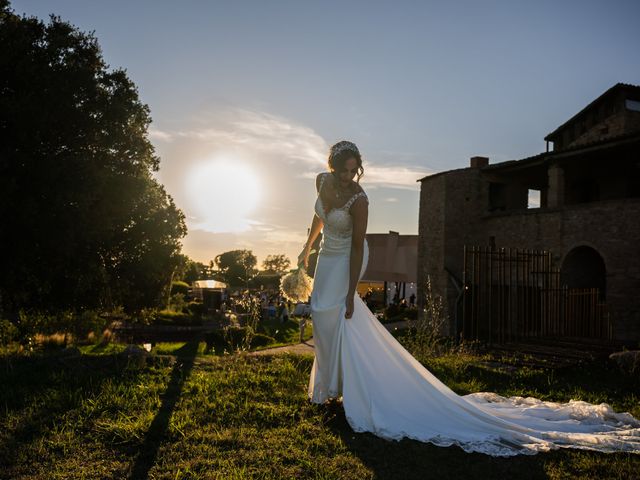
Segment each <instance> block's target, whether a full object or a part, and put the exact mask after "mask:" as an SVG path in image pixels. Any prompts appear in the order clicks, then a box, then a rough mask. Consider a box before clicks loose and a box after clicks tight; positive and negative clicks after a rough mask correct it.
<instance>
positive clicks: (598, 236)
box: [418, 83, 640, 346]
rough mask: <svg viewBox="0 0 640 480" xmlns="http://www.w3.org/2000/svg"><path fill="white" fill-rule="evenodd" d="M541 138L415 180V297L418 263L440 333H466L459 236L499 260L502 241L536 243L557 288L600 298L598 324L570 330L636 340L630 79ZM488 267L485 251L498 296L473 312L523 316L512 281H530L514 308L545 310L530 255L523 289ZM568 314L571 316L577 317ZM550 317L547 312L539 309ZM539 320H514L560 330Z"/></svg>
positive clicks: (636, 183) (637, 184)
mask: <svg viewBox="0 0 640 480" xmlns="http://www.w3.org/2000/svg"><path fill="white" fill-rule="evenodd" d="M545 140H546V141H547V151H546V152H544V153H541V154H539V155H535V156H533V157H530V158H525V159H522V160H512V161H507V162H501V163H496V164H489V159H488V158H486V157H473V158H471V162H470V166H469V167H467V168H461V169H457V170H450V171H446V172H440V173H437V174H434V175H429V176H426V177H424V178H422V179H420V180H419V181H420V182H421V191H420V214H419V229H418V230H419V231H418V235H419V241H418V290H419V297H418V301H419V303H420V304H422V302H423V298H422V297H423V289H424V285H425V279H426V278H427V275H428V276H429V277H430V278H431V282H432V287H433V289H434V291H435V292H436V293H438V294H440V295H442V297H443V300H444V306H445V310H446V314H447V324H446V327H445V329H446V332H445V333H446V334H449V335H456V334H458V335H460V334H462V335H465V334H466V335H465V336H466V337H469V336H473V335H470V333H471V331H470V330H471V327H469V326H468V324H466V323H465V322H467V319H468V318H469V311H470V310H472V309H473V308H475V307H474V306H472V303H473V302H476V301H477V298H476V297H474V298H469V297H472V295H471V294H470V293H469V292H470V290H472V289H476V290H478V291H479V290H480V288H479V281H480V280H474V279H473V278H472V274H471V273H470V271H471V265H472V266H473V268H476V263H470V260H469V258H470V257H468V258H467V263H466V264H465V246H466V247H467V252H468V251H469V248H470V247H480V248H481V249H482V248H484V250H483V251H484V252H489V253H488V257H491V258H497V257H494V256H493V255H494V253H495V252H502V253H503V264H502V266H501V267H500V268H503V267H504V261H505V260H504V258H509V259H512V258H516V257H515V256H513V255H512V254H511V253H509V254H508V255H507V254H504V252H505V251H507V250H506V249H521V250H520V252H522V251H524V250H525V249H528V250H529V251H534V252H548V257H545V258H548V260H549V261H548V263H545V262H546V260H545V262H543V263H541V264H540V265H543V264H544V269H545V272H546V271H549V272H551V270H553V269H555V271H557V272H558V274H559V277H558V278H559V279H560V280H559V282H560V285H559V286H558V289H562V288H564V289H565V290H566V289H568V291H569V294H571V291H575V292H577V291H578V289H586V288H591V289H597V297H594V298H595V300H594V301H593V303H594V305H595V304H596V303H597V304H598V306H599V307H600V306H603V307H604V308H605V310H606V316H607V319H608V320H607V322H608V325H609V327H610V332H609V334H608V336H607V335H601V334H589V333H588V332H587V331H586V330H579V329H578V330H575V331H577V332H579V333H578V334H576V333H575V332H574V333H573V336H583V337H594V338H596V339H601V340H606V339H608V340H613V341H617V342H624V343H629V344H632V345H635V346H637V345H638V341H640V255H639V252H638V248H639V247H640V245H639V243H640V242H639V241H640V86H634V85H626V84H621V83H619V84H616V85H614V86H613V87H612V88H610V89H609V90H607V91H606V92H605V93H603V94H602V95H601V96H600V97H598V98H597V99H595V100H594V101H593V102H591V103H590V104H589V105H587V106H586V107H585V108H584V109H582V110H581V111H580V112H579V113H577V114H576V115H574V116H573V117H572V118H571V119H569V120H568V121H567V122H565V123H564V124H563V125H561V126H560V127H558V128H557V129H556V130H554V131H553V132H552V133H550V134H549V135H547V136H546V137H545ZM509 251H510V252H511V251H513V250H509ZM467 255H468V253H467ZM517 255H518V257H517V258H518V259H519V260H518V261H516V262H514V263H513V264H514V265H516V266H515V267H514V268H519V267H518V265H520V264H523V263H524V262H529V260H521V259H522V258H525V257H524V256H522V255H521V253H518V254H517ZM527 255H528V254H527ZM488 257H487V258H488ZM526 258H529V257H526ZM475 261H476V260H474V262H475ZM489 262H491V260H489ZM508 262H511V260H508ZM509 265H511V263H509ZM492 268H493V267H491V263H489V275H491V281H492V282H494V283H493V284H492V285H491V286H490V287H489V288H488V289H486V290H485V291H486V292H488V293H487V295H489V296H491V295H492V294H494V296H495V297H498V296H499V298H500V300H499V301H496V300H495V298H494V299H489V302H490V306H489V307H488V308H489V310H486V311H484V313H483V314H482V315H484V317H489V318H485V319H484V320H482V321H484V322H485V323H486V322H489V323H488V325H489V328H490V329H493V330H492V331H494V330H495V329H496V328H503V329H504V328H507V327H504V325H503V327H499V326H498V327H496V325H497V322H498V321H497V320H496V318H497V312H500V314H501V315H502V311H503V310H505V311H507V310H508V311H507V313H506V314H505V315H507V314H508V319H507V320H504V322H505V324H506V323H508V324H509V326H510V327H509V328H511V326H513V331H516V330H518V329H519V330H518V331H520V332H521V333H522V332H524V331H525V330H526V328H528V327H526V328H525V327H522V325H519V324H518V322H520V321H521V317H522V315H523V311H522V310H517V311H512V310H513V308H512V307H513V302H514V299H513V297H514V296H517V293H518V292H521V293H522V294H527V295H529V293H530V292H533V293H534V294H535V295H534V296H533V297H531V298H533V299H534V300H533V301H531V300H529V301H530V303H529V304H527V305H528V307H526V308H529V309H534V311H535V312H536V313H535V315H539V316H540V317H541V318H543V317H544V318H547V319H551V317H552V316H549V315H550V314H549V312H547V311H546V310H545V308H547V307H546V306H544V305H543V306H542V307H540V304H541V302H542V304H544V303H545V301H546V302H547V304H548V303H549V302H548V299H547V300H544V299H542V298H543V296H544V295H546V291H548V290H549V289H548V288H546V287H545V284H544V282H542V281H539V280H538V279H539V277H540V275H538V274H539V273H540V269H541V268H542V267H538V271H535V268H534V269H532V270H531V272H530V273H528V274H527V275H528V278H527V279H525V280H526V282H529V281H530V280H531V281H532V283H531V284H532V285H534V288H533V289H531V288H530V287H529V286H527V287H526V288H524V286H523V285H524V283H523V282H524V281H523V282H521V283H520V284H518V285H515V287H513V282H512V286H511V287H509V286H507V280H505V278H507V276H506V275H505V274H504V272H506V271H509V275H511V272H512V270H511V267H510V266H508V268H507V269H506V270H504V271H503V272H502V277H500V278H501V279H498V280H494V279H493V270H491V269H492ZM473 275H475V273H474V274H473ZM549 275H551V274H549ZM498 277H499V272H498ZM529 277H530V278H529ZM509 278H510V277H509ZM545 278H547V277H545ZM549 278H550V277H549ZM565 290H563V291H565ZM545 298H546V297H545ZM541 299H542V300H541ZM517 301H518V300H517V298H516V302H517ZM496 302H498V303H496ZM492 306H493V308H494V309H493V311H492V310H491V308H492ZM536 308H538V309H539V310H535V309H536ZM567 309H568V307H567V305H565V304H564V303H562V306H561V307H559V308H558V311H560V310H562V312H561V316H562V315H568V314H567V311H568V310H567ZM603 311H604V310H603ZM487 312H489V313H487ZM552 313H553V312H552ZM556 313H557V312H556ZM474 314H475V313H474ZM482 315H481V316H482ZM574 316H575V315H574ZM505 318H507V317H505ZM576 318H577V320H575V321H577V322H581V321H582V320H581V319H580V318H578V317H576ZM477 321H479V320H478V319H475V320H474V322H477ZM492 321H494V324H493V326H491V325H492V324H491V322H492ZM500 321H502V320H500ZM535 321H536V322H537V320H535ZM552 321H555V320H549V322H552ZM560 321H564V320H562V319H561V320H560ZM545 322H547V320H542V324H541V325H538V324H536V325H537V326H536V325H534V326H533V327H532V328H531V329H529V330H526V332H529V334H530V335H531V336H538V337H540V336H547V337H553V336H554V335H555V336H556V337H559V336H562V335H563V334H562V333H561V332H563V331H564V330H562V328H560V329H555V330H554V328H555V327H554V328H549V327H548V326H547V324H545ZM476 326H477V325H476ZM523 328H525V330H523ZM465 330H466V332H465ZM526 332H525V335H524V336H527V334H526ZM585 332H586V333H585Z"/></svg>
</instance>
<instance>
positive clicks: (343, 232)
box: [315, 173, 369, 255]
mask: <svg viewBox="0 0 640 480" xmlns="http://www.w3.org/2000/svg"><path fill="white" fill-rule="evenodd" d="M327 175H329V174H328V173H325V174H324V175H322V177H320V188H319V189H318V198H317V199H316V204H315V211H316V214H317V215H318V217H320V218H321V219H322V221H323V222H324V227H323V228H322V241H321V242H320V253H323V254H329V255H345V254H347V255H348V254H349V253H350V252H351V235H352V233H353V219H352V218H351V214H350V213H349V208H351V205H353V202H355V201H356V200H357V199H358V198H360V197H364V198H365V200H366V202H367V203H369V199H368V198H367V195H366V193H364V192H358V193H356V194H355V195H354V196H353V197H351V198H350V199H349V200H348V201H347V203H345V204H344V205H343V206H342V207H337V208H332V209H331V210H329V212H325V209H324V205H323V204H322V198H321V196H320V192H322V185H323V183H324V180H325V178H326V176H327ZM365 241H366V240H365Z"/></svg>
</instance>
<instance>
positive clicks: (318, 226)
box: [302, 213, 324, 268]
mask: <svg viewBox="0 0 640 480" xmlns="http://www.w3.org/2000/svg"><path fill="white" fill-rule="evenodd" d="M323 226H324V222H323V221H322V219H321V218H320V217H319V216H318V215H317V214H315V213H314V214H313V220H312V221H311V228H310V229H309V237H308V238H307V243H305V245H304V249H303V251H302V253H304V254H305V255H306V256H307V257H308V256H309V252H310V251H311V247H312V246H313V242H315V241H316V238H318V235H319V234H320V230H322V227H323ZM305 268H307V265H306V264H305Z"/></svg>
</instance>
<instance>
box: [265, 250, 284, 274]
mask: <svg viewBox="0 0 640 480" xmlns="http://www.w3.org/2000/svg"><path fill="white" fill-rule="evenodd" d="M290 266H291V260H289V259H288V258H287V256H286V255H282V254H280V255H267V258H265V259H264V260H263V261H262V269H263V270H264V271H266V272H269V273H279V274H283V273H285V272H286V271H288V270H289V267H290Z"/></svg>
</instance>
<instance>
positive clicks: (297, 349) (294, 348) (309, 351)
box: [249, 320, 410, 355]
mask: <svg viewBox="0 0 640 480" xmlns="http://www.w3.org/2000/svg"><path fill="white" fill-rule="evenodd" d="M409 325H410V321H406V320H405V321H402V322H393V323H387V324H384V326H385V327H387V330H389V331H393V330H396V329H399V330H401V329H403V328H407V327H408V326H409ZM313 352H314V342H313V338H311V339H309V340H307V341H306V342H303V343H295V344H293V345H285V346H283V347H275V348H266V349H264V350H258V351H256V352H249V355H278V354H282V353H293V354H296V355H313Z"/></svg>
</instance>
